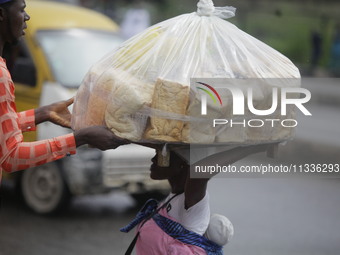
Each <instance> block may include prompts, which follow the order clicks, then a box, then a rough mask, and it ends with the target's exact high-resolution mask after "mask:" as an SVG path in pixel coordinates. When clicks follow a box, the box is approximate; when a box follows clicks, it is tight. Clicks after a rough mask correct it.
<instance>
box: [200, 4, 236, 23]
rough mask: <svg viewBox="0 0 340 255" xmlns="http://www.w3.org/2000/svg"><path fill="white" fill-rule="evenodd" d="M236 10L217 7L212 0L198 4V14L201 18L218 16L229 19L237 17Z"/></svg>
mask: <svg viewBox="0 0 340 255" xmlns="http://www.w3.org/2000/svg"><path fill="white" fill-rule="evenodd" d="M235 12H236V8H235V7H232V6H225V7H215V6H214V3H213V1H212V0H200V1H199V2H198V3H197V14H198V15H199V16H217V17H219V18H222V19H229V18H231V17H234V16H235Z"/></svg>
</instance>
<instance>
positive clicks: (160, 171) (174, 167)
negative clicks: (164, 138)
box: [150, 152, 188, 180]
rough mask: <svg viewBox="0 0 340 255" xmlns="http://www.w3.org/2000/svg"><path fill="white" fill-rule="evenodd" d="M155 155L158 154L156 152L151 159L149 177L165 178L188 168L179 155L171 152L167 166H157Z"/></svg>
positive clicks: (176, 174)
mask: <svg viewBox="0 0 340 255" xmlns="http://www.w3.org/2000/svg"><path fill="white" fill-rule="evenodd" d="M157 157H158V155H157V154H156V155H155V156H154V157H153V158H152V160H151V161H152V165H151V167H150V171H151V173H150V177H151V179H154V180H167V179H170V178H174V177H177V176H180V175H182V174H183V173H184V172H186V171H185V170H187V169H188V165H187V164H186V162H185V161H184V160H183V159H181V158H180V157H179V156H177V154H176V153H173V152H171V154H170V166H169V167H160V166H158V163H157Z"/></svg>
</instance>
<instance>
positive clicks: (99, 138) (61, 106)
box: [34, 98, 129, 150]
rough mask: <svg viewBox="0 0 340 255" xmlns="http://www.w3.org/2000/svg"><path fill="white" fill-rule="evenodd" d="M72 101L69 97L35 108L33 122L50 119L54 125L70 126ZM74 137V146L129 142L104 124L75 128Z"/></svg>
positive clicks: (105, 147) (102, 146) (100, 146)
mask: <svg viewBox="0 0 340 255" xmlns="http://www.w3.org/2000/svg"><path fill="white" fill-rule="evenodd" d="M73 101H74V98H70V99H68V100H65V101H60V102H56V103H53V104H50V105H46V106H42V107H39V108H37V109H35V110H34V113H35V124H36V125H38V124H39V123H42V122H45V121H50V122H52V123H54V124H56V125H59V126H62V127H66V128H70V127H71V113H70V111H69V110H68V106H70V105H71V104H72V103H73ZM74 138H75V141H76V147H79V146H81V145H84V144H89V145H90V146H91V147H94V148H98V149H100V150H108V149H116V148H117V147H119V146H120V145H124V144H128V143H129V141H127V140H125V139H121V138H119V137H117V136H116V135H114V134H113V133H112V132H111V131H110V130H109V129H108V128H106V127H104V126H92V127H87V128H83V129H80V130H77V131H75V132H74Z"/></svg>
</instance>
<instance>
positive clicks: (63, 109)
mask: <svg viewBox="0 0 340 255" xmlns="http://www.w3.org/2000/svg"><path fill="white" fill-rule="evenodd" d="M73 101H74V98H70V99H68V100H65V101H60V102H56V103H53V104H50V105H46V106H41V107H39V108H37V109H35V110H34V113H35V124H36V125H38V124H40V123H42V122H45V121H50V122H52V123H54V124H56V125H59V126H62V127H66V128H70V127H71V113H70V111H69V110H68V108H67V107H68V106H70V105H71V104H72V103H73Z"/></svg>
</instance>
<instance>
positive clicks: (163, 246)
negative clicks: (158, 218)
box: [136, 208, 207, 255]
mask: <svg viewBox="0 0 340 255" xmlns="http://www.w3.org/2000/svg"><path fill="white" fill-rule="evenodd" d="M159 214H161V215H162V216H164V217H167V218H169V219H171V220H173V221H176V219H174V218H171V217H170V216H169V215H168V214H167V212H166V209H165V208H164V209H162V210H160V212H159ZM176 222H178V221H176ZM139 232H140V234H139V237H138V240H137V243H136V251H137V255H207V253H206V252H205V250H203V249H202V248H200V247H197V246H195V245H189V244H184V243H182V242H180V241H178V240H176V239H174V238H172V237H171V236H169V235H167V234H166V233H165V232H164V231H163V230H162V229H161V228H160V227H158V225H157V224H156V223H155V221H154V220H153V219H151V220H148V221H147V222H146V223H145V224H144V225H143V226H142V228H141V229H140V230H139Z"/></svg>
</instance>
